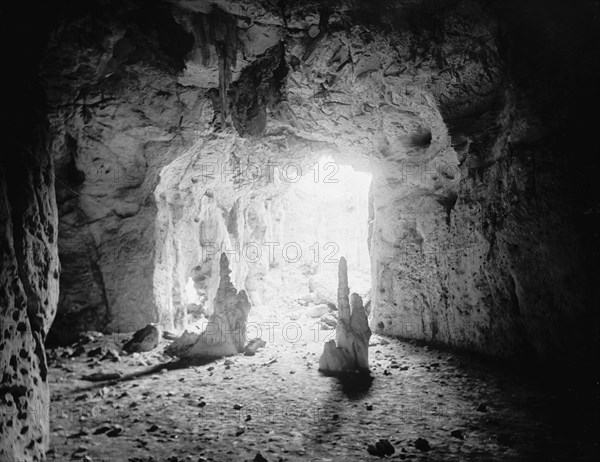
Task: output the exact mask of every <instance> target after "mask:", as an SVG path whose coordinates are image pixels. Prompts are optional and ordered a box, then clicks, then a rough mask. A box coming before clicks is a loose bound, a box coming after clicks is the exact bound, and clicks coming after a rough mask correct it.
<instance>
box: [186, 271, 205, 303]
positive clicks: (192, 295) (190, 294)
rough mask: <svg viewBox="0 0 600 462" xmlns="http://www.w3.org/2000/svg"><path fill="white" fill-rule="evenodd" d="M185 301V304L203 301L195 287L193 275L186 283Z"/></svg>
mask: <svg viewBox="0 0 600 462" xmlns="http://www.w3.org/2000/svg"><path fill="white" fill-rule="evenodd" d="M183 303H184V304H185V305H189V304H191V303H195V304H198V305H199V304H201V303H202V300H201V299H200V296H199V295H198V293H197V292H196V288H195V287H194V281H193V279H192V278H191V277H190V278H188V280H187V283H186V284H185V290H184V300H183Z"/></svg>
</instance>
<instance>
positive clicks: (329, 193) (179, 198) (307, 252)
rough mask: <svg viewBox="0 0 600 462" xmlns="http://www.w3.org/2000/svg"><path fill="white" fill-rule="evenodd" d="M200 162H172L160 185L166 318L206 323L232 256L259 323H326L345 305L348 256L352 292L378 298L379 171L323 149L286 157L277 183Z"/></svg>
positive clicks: (193, 325)
mask: <svg viewBox="0 0 600 462" xmlns="http://www.w3.org/2000/svg"><path fill="white" fill-rule="evenodd" d="M190 159H191V158H187V160H186V156H182V158H181V159H179V160H177V161H175V162H174V163H173V164H172V165H170V166H168V167H166V168H165V169H164V170H163V172H162V173H161V182H160V184H159V186H158V187H157V190H156V192H155V196H156V199H157V204H158V214H157V234H156V239H157V241H156V246H157V255H156V265H155V275H154V295H155V298H156V300H157V301H158V304H159V310H160V318H161V319H160V320H159V322H160V323H161V325H163V326H165V327H166V328H167V329H170V328H172V329H174V330H176V331H182V330H183V329H187V330H191V331H197V330H202V329H204V328H205V327H206V322H207V319H208V317H209V316H210V315H211V314H212V313H213V300H214V298H215V295H216V293H217V289H218V286H219V261H220V256H221V254H223V253H225V254H226V255H227V257H228V261H229V267H230V269H231V275H230V277H231V281H232V283H233V285H234V287H235V288H236V289H237V290H245V291H246V293H247V295H248V298H249V300H250V302H251V304H252V310H251V312H250V315H249V316H250V318H249V319H250V320H254V321H260V320H265V321H272V320H274V319H280V320H287V321H292V322H293V321H297V320H300V319H302V320H305V321H306V320H311V319H312V320H314V321H313V322H314V323H317V322H319V318H320V317H321V316H323V315H325V314H327V313H330V312H331V311H332V310H334V311H335V309H336V307H335V305H336V304H337V286H338V262H339V259H340V257H342V256H344V257H345V258H346V259H347V261H348V264H349V282H350V287H351V289H352V291H354V292H357V293H359V294H360V295H361V296H362V297H363V298H364V299H365V302H368V300H369V299H370V290H371V273H370V266H371V265H370V257H369V249H368V239H369V229H368V228H369V223H368V222H369V213H368V207H369V204H368V201H369V187H370V183H371V175H370V174H369V173H366V172H363V171H355V170H354V169H353V168H352V167H350V166H348V165H342V164H340V163H338V162H336V161H335V160H334V159H333V158H331V157H328V156H322V157H320V158H315V159H316V160H314V161H312V163H311V162H306V161H304V162H303V163H302V164H300V163H296V162H288V163H285V164H277V165H276V166H275V167H274V168H273V169H272V171H271V174H270V176H269V178H268V181H266V182H264V183H263V184H259V183H258V182H255V183H254V184H253V185H252V186H251V187H245V186H240V182H239V179H240V177H243V176H244V175H245V173H243V172H241V171H236V170H235V169H231V162H229V161H227V162H226V163H225V165H223V166H221V164H218V165H217V164H214V165H211V166H207V165H206V164H203V165H199V164H197V163H195V162H194V161H192V160H190ZM208 170H210V172H211V173H210V174H207V171H208ZM182 172H184V173H183V175H182ZM190 172H191V173H190ZM194 172H195V173H194ZM186 175H187V176H186ZM249 175H251V174H247V175H246V176H249ZM252 175H255V172H253V173H252ZM188 176H189V177H190V178H191V180H190V181H189V183H188ZM204 177H206V178H204Z"/></svg>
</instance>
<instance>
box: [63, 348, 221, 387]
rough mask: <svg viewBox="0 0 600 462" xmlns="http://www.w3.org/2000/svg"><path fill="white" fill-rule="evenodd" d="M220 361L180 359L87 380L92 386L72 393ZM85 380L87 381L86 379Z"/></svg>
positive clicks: (214, 359) (216, 357)
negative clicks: (112, 376)
mask: <svg viewBox="0 0 600 462" xmlns="http://www.w3.org/2000/svg"><path fill="white" fill-rule="evenodd" d="M220 359H223V358H222V357H220V356H215V357H211V358H208V357H205V358H180V359H177V360H174V361H167V362H164V363H159V364H155V365H154V366H151V367H149V368H146V369H143V370H141V371H137V372H132V373H130V374H125V375H122V376H120V377H118V378H110V379H104V380H102V379H101V378H99V379H98V380H96V379H93V380H89V379H87V380H89V381H92V382H93V383H92V384H91V385H87V386H84V387H79V388H75V389H73V390H71V393H80V392H82V391H89V390H94V389H97V388H102V387H105V386H113V385H116V384H118V383H120V382H127V381H131V380H135V379H138V378H141V377H146V376H149V375H153V374H159V373H162V371H163V370H167V371H173V370H179V369H187V368H190V367H198V366H206V365H208V364H211V363H214V362H216V361H218V360H220ZM84 380H86V379H84Z"/></svg>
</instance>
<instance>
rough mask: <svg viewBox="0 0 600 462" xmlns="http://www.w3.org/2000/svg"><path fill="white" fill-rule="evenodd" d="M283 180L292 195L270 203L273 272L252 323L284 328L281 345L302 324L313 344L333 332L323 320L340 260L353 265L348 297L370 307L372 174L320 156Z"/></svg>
mask: <svg viewBox="0 0 600 462" xmlns="http://www.w3.org/2000/svg"><path fill="white" fill-rule="evenodd" d="M300 173H302V174H300ZM281 177H282V178H283V180H284V181H286V182H287V183H288V185H287V186H288V187H287V188H286V190H285V193H284V194H282V195H281V197H278V198H272V199H271V200H270V202H271V204H270V206H269V207H270V209H271V217H272V219H273V223H272V229H273V232H272V236H271V241H272V242H271V243H263V246H262V247H263V249H267V248H268V250H269V253H268V257H269V269H268V271H267V272H266V274H265V275H264V279H263V281H261V284H260V285H261V286H262V290H261V295H260V297H259V298H260V300H261V303H260V306H257V304H256V303H255V304H254V306H253V309H252V310H251V312H250V317H249V320H250V321H251V322H252V321H256V322H260V321H261V320H262V321H265V320H269V321H271V322H273V321H279V322H281V323H283V324H281V325H282V326H287V327H284V330H283V332H282V336H283V337H284V340H286V336H287V337H291V336H292V335H291V334H293V333H294V332H296V331H297V329H294V328H293V327H294V326H293V324H295V323H297V324H298V326H303V327H302V329H303V332H302V334H303V335H302V337H304V340H308V339H309V337H310V338H315V337H316V332H315V330H316V329H319V328H321V327H322V328H324V329H328V328H333V325H330V326H329V327H328V326H327V325H326V324H325V322H322V321H321V318H322V317H323V316H326V315H333V316H334V317H335V312H336V310H337V308H336V305H337V288H338V263H339V259H340V257H342V256H343V257H345V258H346V260H347V261H348V267H349V275H348V276H349V283H350V286H351V290H352V291H354V292H357V293H358V294H359V295H361V296H362V297H363V299H365V302H367V301H368V300H369V299H370V289H371V262H370V256H369V249H368V237H369V187H370V183H371V174H370V173H367V172H364V171H359V170H355V169H354V168H353V167H351V166H349V165H342V164H340V163H338V162H336V161H335V160H334V159H333V158H331V157H329V156H323V157H321V158H319V159H318V160H317V161H316V162H314V163H313V164H312V165H308V166H306V167H303V168H300V166H299V165H295V164H291V163H290V164H287V165H286V166H283V167H282V171H281ZM332 324H333V323H332ZM251 325H252V324H251ZM307 325H309V329H308V330H307V329H304V327H306V326H307ZM290 326H291V327H290ZM285 329H287V334H289V335H286V330H285ZM250 330H251V329H250ZM290 333H291V334H290ZM249 335H250V336H251V335H252V332H249ZM287 340H290V341H292V339H291V338H289V339H287Z"/></svg>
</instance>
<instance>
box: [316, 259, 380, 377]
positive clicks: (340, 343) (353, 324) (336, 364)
mask: <svg viewBox="0 0 600 462" xmlns="http://www.w3.org/2000/svg"><path fill="white" fill-rule="evenodd" d="M349 293H350V289H349V287H348V266H347V263H346V259H345V258H344V257H342V258H341V259H340V263H339V268H338V310H339V321H338V325H337V332H336V340H335V341H334V340H330V341H329V342H327V343H326V344H325V347H324V349H323V354H322V355H321V359H320V360H319V370H320V371H321V372H325V373H333V374H335V373H343V372H355V371H360V372H368V371H369V350H368V349H369V338H370V337H371V329H369V322H368V319H367V312H366V311H365V309H364V307H363V301H362V298H361V297H360V296H359V295H358V294H355V293H353V294H352V296H351V297H350V300H348V295H349ZM336 342H337V344H336Z"/></svg>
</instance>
